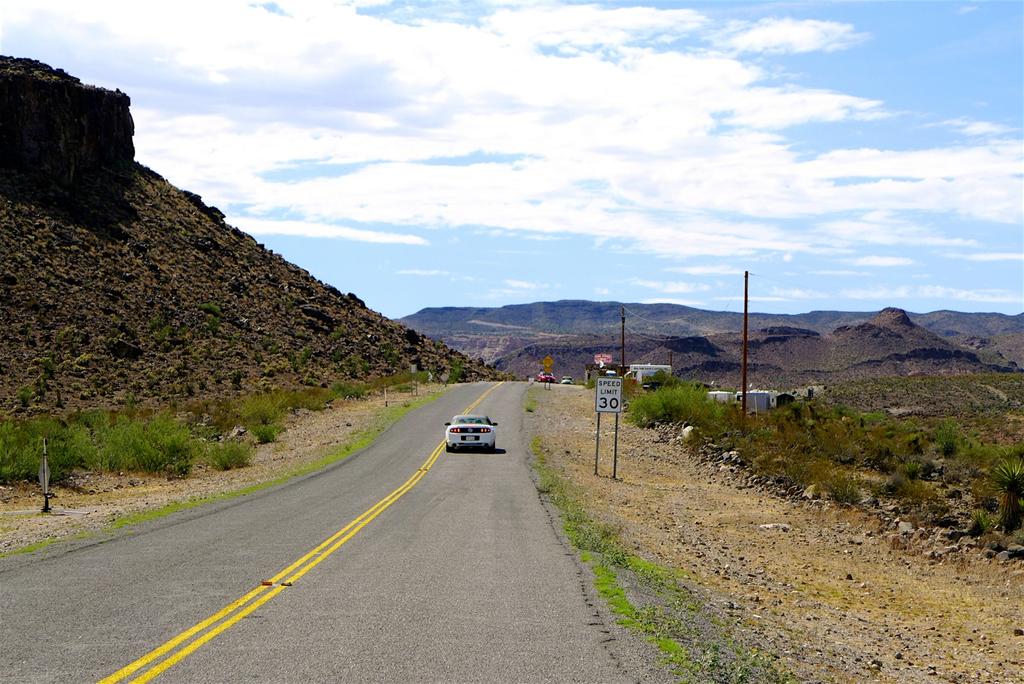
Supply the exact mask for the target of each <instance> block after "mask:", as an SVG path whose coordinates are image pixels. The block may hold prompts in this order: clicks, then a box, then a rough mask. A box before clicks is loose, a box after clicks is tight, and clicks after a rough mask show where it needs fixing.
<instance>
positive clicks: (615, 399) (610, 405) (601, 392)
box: [594, 378, 622, 479]
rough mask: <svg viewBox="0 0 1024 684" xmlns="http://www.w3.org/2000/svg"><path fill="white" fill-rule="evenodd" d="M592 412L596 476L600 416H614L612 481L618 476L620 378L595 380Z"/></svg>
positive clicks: (599, 443)
mask: <svg viewBox="0 0 1024 684" xmlns="http://www.w3.org/2000/svg"><path fill="white" fill-rule="evenodd" d="M594 410H595V411H596V412H597V439H596V440H595V446H594V474H595V475H597V459H598V454H599V453H600V449H601V414H602V413H614V414H615V451H614V457H613V460H612V479H615V478H616V476H617V475H618V465H619V414H620V413H622V378H598V379H597V390H596V392H595V393H594Z"/></svg>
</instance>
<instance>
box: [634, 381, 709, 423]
mask: <svg viewBox="0 0 1024 684" xmlns="http://www.w3.org/2000/svg"><path fill="white" fill-rule="evenodd" d="M725 412H726V409H725V406H724V405H723V404H719V403H718V402H715V401H711V400H709V399H708V393H707V390H705V389H703V388H702V387H698V386H696V385H678V386H675V387H663V388H661V389H659V390H657V391H654V392H648V393H646V394H642V395H639V396H637V397H636V398H635V399H634V400H633V401H632V402H631V403H630V405H629V415H628V417H629V420H630V421H631V422H632V423H633V424H634V425H638V426H640V427H651V426H653V425H657V424H659V423H682V422H684V421H685V422H688V423H690V424H691V425H696V426H697V427H698V428H701V429H702V430H706V431H708V432H709V433H717V432H719V431H721V429H722V428H723V418H724V416H725Z"/></svg>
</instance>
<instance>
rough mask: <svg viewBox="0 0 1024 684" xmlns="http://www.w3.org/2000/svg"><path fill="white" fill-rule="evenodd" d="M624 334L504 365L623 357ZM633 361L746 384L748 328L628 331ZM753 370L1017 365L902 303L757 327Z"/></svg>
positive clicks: (824, 375)
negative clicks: (921, 320)
mask: <svg viewBox="0 0 1024 684" xmlns="http://www.w3.org/2000/svg"><path fill="white" fill-rule="evenodd" d="M619 344H620V341H619V338H617V337H611V336H602V337H584V336H565V337H561V338H558V339H557V340H553V341H546V342H539V343H535V344H532V345H529V346H526V347H524V348H522V349H519V350H517V351H515V352H513V353H512V354H510V355H508V356H506V357H503V358H501V359H499V360H498V362H497V365H498V367H499V368H502V369H506V370H509V371H510V372H513V373H516V374H517V375H528V374H531V373H535V372H536V371H537V369H538V368H539V365H540V359H543V358H544V356H546V355H548V354H550V355H551V356H552V358H553V359H555V372H556V373H564V374H568V375H578V374H580V373H582V370H583V366H584V364H586V363H588V362H590V361H591V360H592V358H593V354H594V353H598V352H606V353H612V354H613V356H614V358H615V361H616V363H617V362H618V360H619ZM626 344H627V348H626V356H627V358H626V361H627V363H668V362H669V359H670V358H671V361H672V365H673V368H674V369H675V372H676V375H679V376H681V377H685V378H690V379H695V380H700V381H703V382H715V383H716V384H718V385H722V386H733V387H735V386H737V385H739V374H740V360H741V355H742V345H743V341H742V335H741V334H739V333H733V332H729V333H718V334H713V335H708V336H689V337H664V338H660V339H659V338H655V337H652V336H644V335H636V334H629V333H627V335H626ZM748 364H749V367H748V376H749V380H750V382H752V383H754V384H756V385H761V386H766V387H787V386H790V385H802V384H824V383H829V382H835V381H838V380H843V379H851V378H859V377H882V376H894V375H895V376H899V375H946V374H960V373H981V372H1014V371H1016V370H1017V366H1016V364H1015V363H1014V362H1012V361H1007V360H1006V359H1005V358H1002V357H993V358H991V359H988V360H983V359H982V358H980V357H979V356H978V354H977V353H975V352H974V351H972V350H971V349H968V348H966V347H964V346H961V345H959V344H957V343H956V342H954V341H950V340H946V339H944V338H942V337H939V336H938V335H936V334H935V333H933V332H931V331H929V330H927V329H925V328H924V327H922V326H920V325H917V324H916V323H914V322H913V321H912V320H911V319H910V317H909V316H908V315H907V313H906V312H905V311H903V310H901V309H894V308H890V309H884V310H883V311H881V312H880V313H878V314H877V315H876V316H875V317H874V318H872V319H870V320H868V321H866V322H863V323H858V324H856V325H844V326H840V327H838V328H836V329H835V330H833V331H832V332H831V334H828V335H821V334H819V333H818V332H816V331H814V330H808V329H803V328H794V327H788V326H774V327H768V328H762V329H760V330H755V331H753V332H751V333H750V334H749V343H748Z"/></svg>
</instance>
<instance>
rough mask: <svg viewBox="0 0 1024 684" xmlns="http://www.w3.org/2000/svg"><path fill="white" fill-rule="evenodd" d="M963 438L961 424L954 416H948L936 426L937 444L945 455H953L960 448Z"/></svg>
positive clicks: (940, 451)
mask: <svg viewBox="0 0 1024 684" xmlns="http://www.w3.org/2000/svg"><path fill="white" fill-rule="evenodd" d="M962 440H963V437H962V435H961V434H960V426H959V425H957V422H956V421H955V420H953V419H952V418H947V419H946V420H944V421H942V422H941V423H939V424H938V426H937V427H936V428H935V445H936V446H937V447H938V448H939V453H941V454H942V455H943V456H947V457H949V456H952V455H953V454H955V453H956V452H957V449H959V448H960V443H961V441H962Z"/></svg>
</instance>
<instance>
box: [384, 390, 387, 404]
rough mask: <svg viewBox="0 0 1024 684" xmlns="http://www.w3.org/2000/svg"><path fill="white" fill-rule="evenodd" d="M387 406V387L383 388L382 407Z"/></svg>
mask: <svg viewBox="0 0 1024 684" xmlns="http://www.w3.org/2000/svg"><path fill="white" fill-rule="evenodd" d="M387 407H388V388H387V387H385V388H384V408H387Z"/></svg>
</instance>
